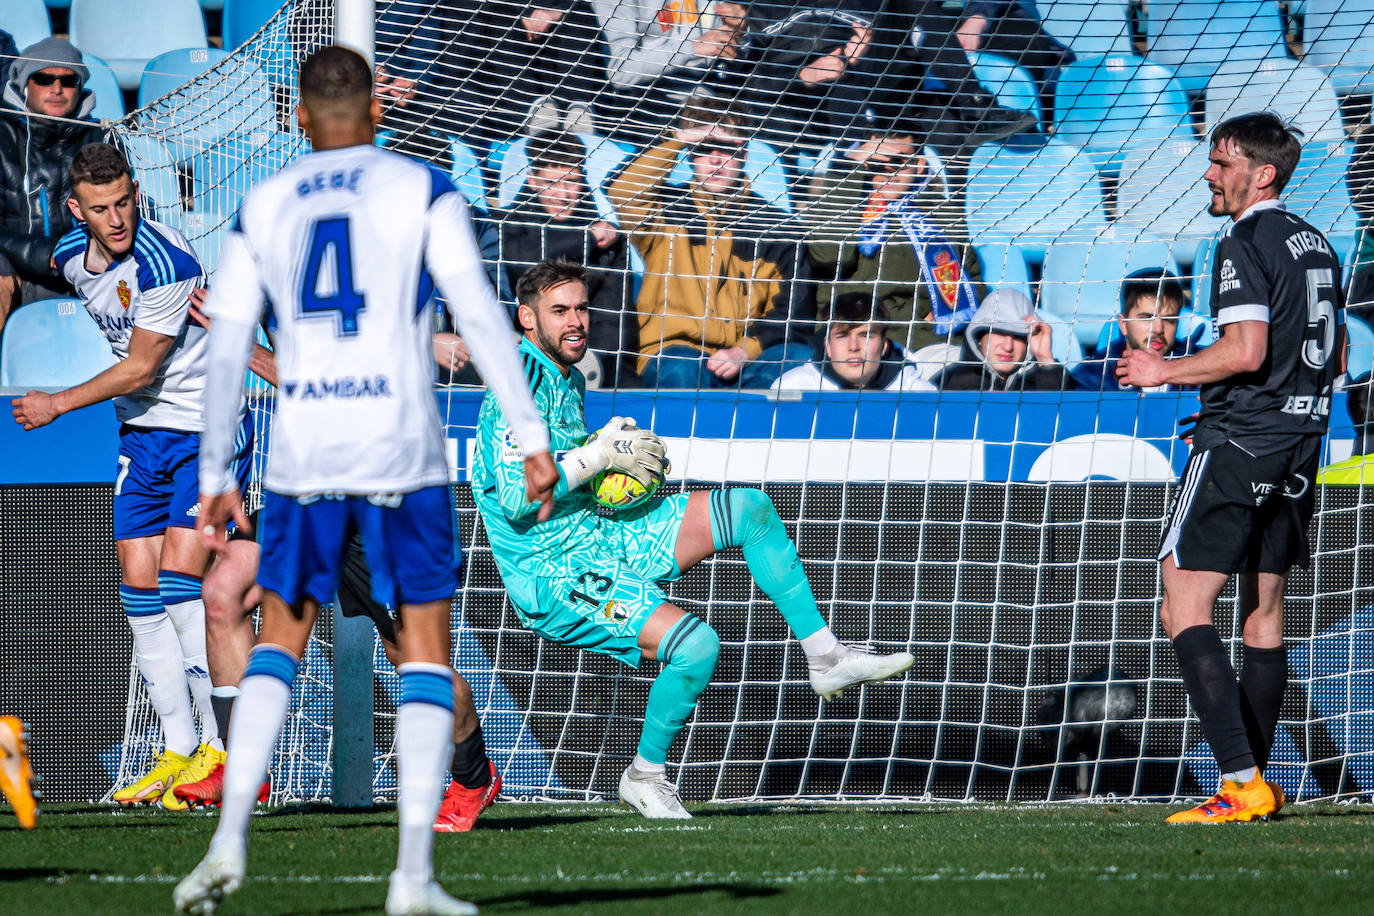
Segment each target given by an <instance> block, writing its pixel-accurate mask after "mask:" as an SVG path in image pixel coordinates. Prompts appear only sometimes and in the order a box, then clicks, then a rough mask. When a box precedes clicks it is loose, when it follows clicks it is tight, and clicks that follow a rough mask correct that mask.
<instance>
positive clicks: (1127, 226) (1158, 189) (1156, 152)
mask: <svg viewBox="0 0 1374 916" xmlns="http://www.w3.org/2000/svg"><path fill="white" fill-rule="evenodd" d="M1208 149H1209V147H1208V144H1207V143H1206V142H1205V141H1198V140H1192V139H1186V138H1182V137H1180V138H1177V139H1172V140H1166V141H1164V142H1163V143H1149V144H1144V145H1141V146H1136V147H1133V148H1131V149H1129V150H1127V151H1126V155H1125V157H1124V158H1123V160H1122V163H1121V177H1120V181H1119V183H1118V184H1117V192H1116V212H1117V215H1116V220H1115V222H1114V223H1113V225H1114V226H1115V227H1116V230H1117V233H1118V235H1125V234H1128V233H1143V234H1148V235H1153V236H1158V237H1160V238H1165V239H1170V240H1171V241H1172V243H1173V247H1174V257H1175V258H1176V259H1177V260H1178V261H1179V262H1181V263H1183V264H1191V263H1192V262H1193V257H1194V253H1195V250H1196V248H1197V246H1198V244H1199V240H1202V239H1209V240H1210V239H1211V238H1212V237H1213V236H1214V235H1216V233H1217V232H1218V230H1220V228H1221V225H1220V223H1219V222H1218V221H1217V219H1216V217H1213V216H1209V215H1208V213H1207V208H1208V206H1210V204H1211V195H1209V194H1208V192H1207V186H1206V184H1204V183H1203V182H1202V180H1201V177H1202V174H1203V172H1205V171H1207V153H1208Z"/></svg>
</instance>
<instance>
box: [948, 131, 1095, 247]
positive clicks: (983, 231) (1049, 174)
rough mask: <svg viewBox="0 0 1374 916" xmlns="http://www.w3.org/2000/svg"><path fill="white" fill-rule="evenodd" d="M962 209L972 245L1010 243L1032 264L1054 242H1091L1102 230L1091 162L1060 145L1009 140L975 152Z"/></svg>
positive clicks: (1019, 139)
mask: <svg viewBox="0 0 1374 916" xmlns="http://www.w3.org/2000/svg"><path fill="white" fill-rule="evenodd" d="M964 206H965V215H966V217H967V220H968V230H969V235H970V237H971V238H972V239H973V241H974V242H977V243H982V242H1014V243H1016V244H1018V245H1020V246H1021V247H1022V248H1023V249H1024V250H1025V252H1026V259H1027V260H1028V261H1030V262H1031V263H1034V264H1038V263H1040V262H1041V261H1042V260H1044V257H1045V248H1046V247H1047V246H1048V245H1050V244H1051V243H1053V242H1054V241H1056V240H1057V239H1062V238H1066V237H1068V238H1076V239H1079V240H1080V241H1081V240H1084V239H1091V238H1092V237H1094V236H1096V235H1097V233H1098V232H1100V231H1101V230H1102V229H1105V228H1106V226H1107V217H1106V214H1105V211H1104V209H1103V202H1102V186H1101V184H1099V183H1098V179H1097V169H1096V168H1094V166H1093V163H1092V160H1091V159H1089V158H1088V157H1087V156H1086V155H1085V154H1084V153H1083V152H1082V151H1080V150H1079V149H1078V148H1077V147H1074V146H1071V145H1070V144H1068V143H1064V142H1061V141H1059V140H1031V141H1028V140H1026V139H1022V138H1013V140H1012V141H1007V142H1005V143H987V144H984V145H983V146H980V147H978V149H976V150H974V153H973V156H972V158H971V160H970V161H969V167H968V187H967V192H966V194H965V198H964Z"/></svg>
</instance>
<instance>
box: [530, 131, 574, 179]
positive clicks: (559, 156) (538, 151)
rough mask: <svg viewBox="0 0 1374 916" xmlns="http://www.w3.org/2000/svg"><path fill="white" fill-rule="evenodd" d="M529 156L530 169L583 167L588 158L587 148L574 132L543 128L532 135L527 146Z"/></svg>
mask: <svg viewBox="0 0 1374 916" xmlns="http://www.w3.org/2000/svg"><path fill="white" fill-rule="evenodd" d="M525 151H526V154H527V155H528V156H529V160H530V169H531V170H533V169H548V168H566V169H572V168H579V169H580V168H582V167H583V165H584V163H585V161H586V158H587V148H586V147H584V146H583V145H582V141H581V140H579V139H577V137H575V136H573V135H572V134H569V133H566V132H564V131H561V130H541V131H540V132H539V133H537V134H535V135H534V136H533V137H530V142H529V146H527V147H526V148H525Z"/></svg>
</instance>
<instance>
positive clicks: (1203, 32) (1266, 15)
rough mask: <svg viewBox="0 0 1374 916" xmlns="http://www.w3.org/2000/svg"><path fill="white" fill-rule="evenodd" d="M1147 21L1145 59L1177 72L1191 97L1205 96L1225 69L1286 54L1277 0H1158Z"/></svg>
mask: <svg viewBox="0 0 1374 916" xmlns="http://www.w3.org/2000/svg"><path fill="white" fill-rule="evenodd" d="M1147 22H1148V26H1149V28H1148V31H1149V40H1148V42H1147V45H1146V47H1147V51H1146V57H1148V58H1149V59H1150V60H1152V61H1156V62H1157V63H1161V64H1168V65H1169V66H1171V67H1174V68H1176V69H1177V71H1178V79H1179V81H1180V82H1181V83H1182V84H1183V86H1184V88H1185V89H1187V90H1188V91H1189V92H1194V93H1197V92H1201V91H1202V90H1203V89H1204V88H1205V87H1206V85H1207V81H1208V80H1210V79H1211V78H1212V74H1214V73H1215V72H1216V71H1217V68H1218V67H1220V66H1221V65H1222V64H1225V63H1235V62H1237V61H1240V60H1251V61H1256V60H1263V59H1265V58H1267V57H1284V56H1286V54H1287V49H1286V47H1285V45H1284V36H1283V20H1282V19H1281V17H1280V16H1279V8H1278V4H1277V3H1275V2H1274V0H1181V2H1170V0H1156V2H1152V3H1151V4H1150V11H1149V17H1148V19H1147Z"/></svg>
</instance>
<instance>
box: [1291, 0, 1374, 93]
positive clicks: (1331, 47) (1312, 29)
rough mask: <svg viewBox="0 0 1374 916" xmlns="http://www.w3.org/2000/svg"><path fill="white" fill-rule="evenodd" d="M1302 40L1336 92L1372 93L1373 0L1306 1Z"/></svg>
mask: <svg viewBox="0 0 1374 916" xmlns="http://www.w3.org/2000/svg"><path fill="white" fill-rule="evenodd" d="M1302 43H1303V55H1302V60H1303V63H1305V64H1309V65H1311V66H1313V67H1320V68H1321V69H1322V70H1324V71H1326V75H1327V76H1328V77H1329V78H1330V80H1331V85H1332V86H1333V87H1334V88H1335V90H1336V91H1337V92H1339V93H1341V94H1342V95H1348V94H1350V93H1353V92H1359V93H1363V94H1369V93H1374V0H1307V3H1306V6H1305V8H1304V11H1303V20H1302Z"/></svg>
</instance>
